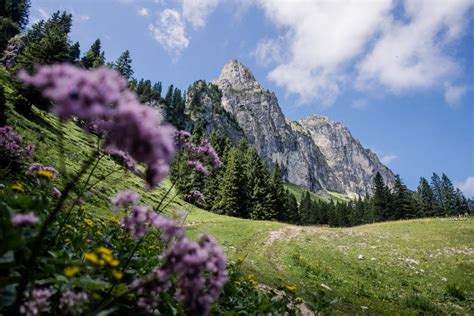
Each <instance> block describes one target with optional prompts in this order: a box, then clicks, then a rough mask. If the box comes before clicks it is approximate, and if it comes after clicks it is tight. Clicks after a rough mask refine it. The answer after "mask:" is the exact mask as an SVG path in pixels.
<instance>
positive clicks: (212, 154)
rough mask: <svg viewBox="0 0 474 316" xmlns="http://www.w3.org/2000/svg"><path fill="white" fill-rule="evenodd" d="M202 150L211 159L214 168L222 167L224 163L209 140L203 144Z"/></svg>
mask: <svg viewBox="0 0 474 316" xmlns="http://www.w3.org/2000/svg"><path fill="white" fill-rule="evenodd" d="M201 148H202V152H203V153H204V154H205V155H206V156H207V157H208V158H209V159H210V161H211V164H212V166H213V167H214V168H216V169H217V168H220V167H222V161H221V160H220V158H219V155H218V154H217V152H216V150H215V149H214V147H212V145H211V143H209V141H208V140H207V139H205V140H204V141H203V142H202V145H201Z"/></svg>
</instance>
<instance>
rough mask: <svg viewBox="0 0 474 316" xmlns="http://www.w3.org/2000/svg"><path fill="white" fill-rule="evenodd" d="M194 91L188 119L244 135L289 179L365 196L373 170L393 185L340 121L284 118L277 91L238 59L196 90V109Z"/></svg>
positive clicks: (317, 188) (391, 177)
mask: <svg viewBox="0 0 474 316" xmlns="http://www.w3.org/2000/svg"><path fill="white" fill-rule="evenodd" d="M195 85H196V83H195ZM214 85H215V86H216V87H218V89H217V91H218V92H219V93H220V94H218V93H217V91H216V89H215V87H214ZM201 88H202V87H201ZM192 90H193V89H191V91H190V93H189V94H188V105H187V111H188V112H189V113H190V116H191V117H193V116H195V117H202V118H204V121H205V122H208V123H207V124H208V125H207V126H208V128H209V129H214V128H217V129H219V130H222V131H223V132H225V134H227V135H228V136H229V137H230V138H231V139H232V140H234V141H236V140H238V139H239V138H241V137H244V136H245V137H246V138H247V140H248V142H249V144H251V145H253V146H255V147H256V149H257V151H258V153H259V154H260V156H262V157H264V158H266V159H267V160H268V162H270V163H271V164H279V165H280V166H281V168H282V171H283V175H284V176H285V178H286V180H288V181H289V182H291V183H294V184H297V185H301V186H304V187H306V188H308V189H310V190H311V191H315V192H316V191H321V190H330V191H336V192H341V193H357V194H366V193H371V190H370V188H371V185H372V178H373V176H375V173H376V172H377V171H379V172H380V173H381V174H382V176H384V178H385V179H386V181H387V182H388V183H389V184H391V183H393V180H394V175H393V173H392V172H391V171H390V170H389V169H388V168H387V167H385V166H384V165H382V163H381V162H380V161H379V160H378V158H377V156H376V155H375V154H374V153H372V152H370V150H366V149H364V148H363V147H362V145H361V144H360V143H359V142H358V141H357V140H356V139H354V138H353V137H352V135H351V134H350V132H349V130H348V129H347V128H345V127H344V126H343V125H341V124H340V123H336V122H333V121H331V120H329V119H327V118H324V117H321V116H310V117H308V118H306V119H303V120H300V121H298V122H291V121H289V120H288V119H286V118H285V116H284V115H283V113H282V111H281V108H280V106H279V104H278V99H277V98H276V96H275V94H274V93H273V92H270V91H268V90H265V89H264V88H263V87H262V86H261V85H260V83H258V82H257V81H256V80H255V77H254V76H253V74H252V72H251V71H250V70H249V69H248V68H247V67H246V66H244V65H242V64H241V63H239V62H238V61H236V60H232V61H230V62H229V63H227V64H226V65H225V66H224V67H223V69H222V71H221V74H220V76H219V78H217V79H216V80H214V81H213V82H212V83H211V84H209V85H207V86H206V88H205V89H204V88H203V89H197V90H196V91H198V90H199V91H200V92H199V93H200V100H201V102H200V103H201V104H202V105H201V107H200V109H199V113H197V112H193V111H195V109H193V106H192V104H191V103H193V101H192V98H193V95H192V93H193V91H192ZM216 94H218V98H217V97H216ZM219 101H220V102H219ZM217 103H220V104H221V106H222V108H223V110H224V112H223V113H222V114H221V116H220V118H218V117H217V116H216V115H215V112H216V111H215V109H216V108H217V109H219V107H218V105H217ZM206 113H207V114H206ZM209 113H214V114H212V115H210V114H209ZM229 116H230V117H229Z"/></svg>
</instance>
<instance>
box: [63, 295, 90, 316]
mask: <svg viewBox="0 0 474 316" xmlns="http://www.w3.org/2000/svg"><path fill="white" fill-rule="evenodd" d="M88 299H89V296H88V295H87V293H86V292H78V293H76V292H73V291H71V290H66V291H64V292H63V294H62V295H61V299H60V300H59V307H60V308H61V309H66V310H70V311H74V312H75V313H77V314H80V313H81V312H82V306H83V305H84V303H86V302H87V300H88Z"/></svg>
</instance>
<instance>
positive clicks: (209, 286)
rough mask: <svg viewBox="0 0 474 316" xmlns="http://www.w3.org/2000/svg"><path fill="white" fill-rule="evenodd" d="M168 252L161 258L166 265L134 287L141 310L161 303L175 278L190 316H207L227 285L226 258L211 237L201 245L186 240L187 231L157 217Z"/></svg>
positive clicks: (163, 218)
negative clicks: (160, 298) (164, 293)
mask: <svg viewBox="0 0 474 316" xmlns="http://www.w3.org/2000/svg"><path fill="white" fill-rule="evenodd" d="M156 223H158V224H157V225H156V226H157V227H158V228H160V229H161V230H162V232H163V235H164V237H165V239H166V240H168V241H170V243H169V245H168V248H167V249H166V250H165V252H163V254H162V255H161V259H162V261H163V264H162V265H161V267H157V268H155V269H153V271H151V272H150V273H149V274H147V275H145V276H144V277H142V278H141V279H137V280H135V281H134V282H133V283H132V288H134V289H135V290H136V292H137V295H138V303H137V304H138V306H139V307H141V308H143V309H145V310H150V309H152V308H154V307H156V306H157V305H158V303H159V296H160V294H161V293H162V292H164V291H166V290H167V289H169V287H170V278H171V276H172V275H176V280H177V284H176V286H177V291H176V298H177V299H178V301H179V302H181V303H182V304H184V306H185V307H186V309H187V311H188V313H189V315H207V314H209V307H210V305H211V304H212V303H214V302H215V301H216V300H217V298H218V297H219V294H220V292H221V290H222V288H223V287H224V285H225V283H226V282H227V279H228V275H227V270H226V258H225V256H224V253H223V252H222V249H221V248H220V247H218V246H217V243H216V242H215V240H214V239H213V238H212V237H209V236H202V237H201V238H200V240H199V241H198V242H195V241H192V240H189V239H187V238H185V237H184V230H183V229H179V228H178V225H177V224H176V223H175V222H174V221H172V220H170V219H167V218H165V217H163V216H160V215H158V214H157V218H156Z"/></svg>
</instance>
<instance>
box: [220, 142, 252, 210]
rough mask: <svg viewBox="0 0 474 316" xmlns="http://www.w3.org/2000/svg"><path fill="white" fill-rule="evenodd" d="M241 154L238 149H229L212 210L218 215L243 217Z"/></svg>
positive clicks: (243, 199)
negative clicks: (217, 196) (216, 198)
mask: <svg viewBox="0 0 474 316" xmlns="http://www.w3.org/2000/svg"><path fill="white" fill-rule="evenodd" d="M241 161H242V157H241V152H240V151H239V150H238V149H235V148H234V149H231V150H230V152H229V156H228V159H227V164H226V166H225V172H224V174H223V176H222V180H221V181H220V187H219V199H218V201H217V203H216V204H215V205H214V207H213V210H214V211H215V212H217V213H220V214H227V215H233V216H238V217H245V216H243V215H245V213H246V212H245V211H246V210H245V209H244V208H243V206H242V201H245V198H246V197H245V191H244V190H243V188H244V183H243V179H242V174H243V173H244V170H243V168H242V163H241Z"/></svg>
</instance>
